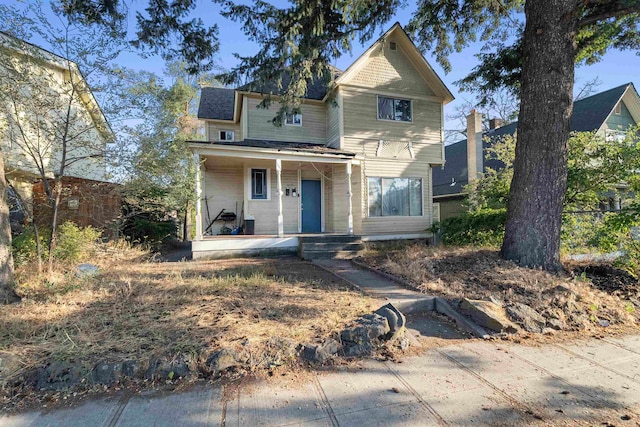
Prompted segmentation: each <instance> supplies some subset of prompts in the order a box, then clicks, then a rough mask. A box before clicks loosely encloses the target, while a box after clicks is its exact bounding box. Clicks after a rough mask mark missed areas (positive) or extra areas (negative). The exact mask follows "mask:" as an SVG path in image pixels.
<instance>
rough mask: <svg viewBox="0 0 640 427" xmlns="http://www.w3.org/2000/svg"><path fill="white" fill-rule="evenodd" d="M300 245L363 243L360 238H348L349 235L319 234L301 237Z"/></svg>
mask: <svg viewBox="0 0 640 427" xmlns="http://www.w3.org/2000/svg"><path fill="white" fill-rule="evenodd" d="M299 241H300V243H337V242H342V243H352V242H361V240H360V236H348V235H343V236H341V235H335V236H334V235H329V236H327V235H322V234H319V235H317V236H301V237H300V240H299Z"/></svg>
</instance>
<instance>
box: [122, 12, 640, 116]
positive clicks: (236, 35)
mask: <svg viewBox="0 0 640 427" xmlns="http://www.w3.org/2000/svg"><path fill="white" fill-rule="evenodd" d="M275 3H281V4H284V3H286V2H283V1H276V2H275ZM414 8H415V6H412V7H407V8H405V9H403V10H400V11H399V12H398V13H397V14H396V16H395V17H394V19H392V20H391V21H390V22H389V24H388V25H387V26H386V28H384V29H380V34H381V33H382V32H383V30H386V29H387V28H388V27H390V26H391V25H392V24H393V23H394V22H395V21H398V22H400V24H402V25H405V24H406V23H407V22H408V21H409V20H410V19H411V15H412V10H413V9H414ZM204 10H208V12H206V13H202V11H204ZM198 16H201V17H202V19H203V20H204V21H205V23H214V22H216V23H218V25H219V27H220V52H219V53H218V56H217V63H218V64H219V65H220V66H222V67H223V68H231V67H233V66H234V65H236V63H237V60H236V59H235V58H234V56H233V54H234V53H239V54H241V55H243V56H250V55H251V54H252V53H254V52H257V50H258V47H257V46H256V45H255V44H253V43H251V42H249V41H248V40H247V38H246V36H245V35H244V33H243V32H242V31H241V29H240V27H239V25H238V24H237V23H235V22H232V21H229V20H227V19H225V18H223V17H222V16H220V15H219V6H218V5H214V4H212V3H209V2H208V1H207V0H201V2H200V3H199V5H198ZM133 25H134V24H133V22H132V25H131V26H132V27H133ZM373 42H374V40H370V41H369V42H368V43H367V44H366V45H364V46H363V45H360V44H358V43H357V41H354V44H353V50H352V52H351V54H346V55H343V56H342V57H341V58H340V59H339V60H338V61H337V62H336V64H334V65H336V66H337V67H338V68H341V69H343V70H344V69H346V68H347V67H348V66H349V65H350V64H351V63H352V62H353V61H355V60H356V58H357V57H358V56H359V55H360V54H362V53H363V52H364V51H365V50H366V49H367V48H368V47H369V45H370V44H371V43H373ZM481 46H482V44H481V43H475V44H472V45H470V46H469V47H467V48H465V49H464V50H463V51H462V52H459V53H454V54H452V55H451V56H450V58H449V59H450V62H451V65H452V70H451V72H450V73H448V74H446V73H445V72H444V70H443V69H442V67H441V66H440V65H439V64H438V63H437V62H436V60H435V57H434V56H433V55H430V54H429V53H428V52H427V53H426V54H425V57H426V59H427V61H428V62H429V63H430V64H431V66H432V67H433V68H434V69H435V71H436V72H437V73H438V74H439V75H440V77H441V78H442V80H443V81H444V83H445V84H446V85H447V86H448V87H449V90H450V91H451V92H452V93H453V94H454V96H455V97H456V100H455V101H454V102H452V103H450V104H448V105H447V106H446V107H445V115H449V114H451V113H453V112H454V110H455V108H456V106H457V105H460V104H462V103H463V102H464V100H465V99H469V100H472V99H473V94H471V93H464V92H460V90H459V89H458V88H457V86H456V85H455V84H454V82H455V81H457V80H459V79H461V78H463V77H465V76H466V75H467V74H468V73H469V72H470V71H471V70H472V69H473V67H475V66H476V65H477V63H478V61H477V59H476V57H475V54H477V53H479V51H480V48H481ZM122 59H123V61H122V62H123V65H127V66H129V67H132V68H136V69H148V70H151V71H156V72H161V70H162V67H163V63H162V61H161V60H160V59H159V58H148V59H145V60H142V61H141V60H140V58H138V57H136V56H135V55H128V56H127V57H123V58H122ZM639 70H640V56H638V55H636V53H635V52H632V51H624V52H620V51H610V52H609V53H607V54H606V55H605V56H604V58H603V60H602V61H601V62H599V63H597V64H595V65H591V66H580V67H577V68H576V85H575V86H576V89H578V88H580V87H581V86H582V85H583V84H584V83H586V82H587V81H590V80H592V79H594V78H595V77H598V78H599V80H600V81H601V82H602V83H601V84H600V86H598V87H597V89H596V90H597V91H603V90H606V89H610V88H613V87H616V86H619V85H621V84H624V83H628V82H634V79H636V80H638V81H635V82H634V83H635V84H636V86H637V87H638V88H640V86H638V85H639V84H640V80H639V79H637V76H638V72H639ZM455 125H456V124H455V123H446V125H445V127H447V128H450V127H451V126H455Z"/></svg>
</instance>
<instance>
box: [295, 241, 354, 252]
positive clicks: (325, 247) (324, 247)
mask: <svg viewBox="0 0 640 427" xmlns="http://www.w3.org/2000/svg"><path fill="white" fill-rule="evenodd" d="M300 247H301V248H303V250H305V251H306V250H314V251H361V250H363V249H364V243H362V242H361V241H360V242H322V243H320V242H317V243H316V242H312V243H302V244H301V245H300Z"/></svg>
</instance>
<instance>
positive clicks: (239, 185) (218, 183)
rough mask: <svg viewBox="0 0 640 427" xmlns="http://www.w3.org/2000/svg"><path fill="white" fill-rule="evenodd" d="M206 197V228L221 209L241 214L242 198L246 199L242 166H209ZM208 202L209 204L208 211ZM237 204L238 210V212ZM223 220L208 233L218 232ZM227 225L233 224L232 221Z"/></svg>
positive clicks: (203, 210) (205, 179)
mask: <svg viewBox="0 0 640 427" xmlns="http://www.w3.org/2000/svg"><path fill="white" fill-rule="evenodd" d="M204 197H206V199H207V202H206V203H205V202H204V201H203V203H202V221H203V227H202V230H204V229H205V228H206V227H207V226H208V225H209V223H210V222H211V220H213V219H214V218H215V217H216V215H218V213H219V212H220V210H222V209H224V210H225V211H228V212H235V213H236V215H238V216H240V209H241V206H242V200H243V199H244V188H243V169H242V166H241V165H239V166H231V167H215V168H214V167H208V168H207V170H206V171H205V174H204ZM207 204H208V206H209V208H208V211H207ZM236 206H237V210H238V212H236ZM222 225H223V223H222V222H216V223H215V224H214V225H213V226H212V227H211V229H210V230H209V232H208V234H214V235H215V234H218V233H219V232H220V227H222ZM227 226H231V224H230V223H228V224H227Z"/></svg>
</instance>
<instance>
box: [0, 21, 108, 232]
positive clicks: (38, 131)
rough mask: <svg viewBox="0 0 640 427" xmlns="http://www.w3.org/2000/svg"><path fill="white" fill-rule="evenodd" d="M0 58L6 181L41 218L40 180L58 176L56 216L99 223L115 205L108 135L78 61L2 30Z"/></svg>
mask: <svg viewBox="0 0 640 427" xmlns="http://www.w3.org/2000/svg"><path fill="white" fill-rule="evenodd" d="M0 59H1V61H0V95H1V98H2V99H0V144H1V149H2V156H3V159H4V167H5V176H6V178H7V181H8V182H9V183H10V184H11V186H12V187H13V188H14V189H15V190H16V191H17V193H18V194H19V195H20V196H21V199H22V200H23V201H25V202H26V204H25V206H24V208H25V209H28V210H31V209H33V211H34V214H35V216H36V220H38V221H39V222H40V217H46V216H47V213H46V212H44V211H46V210H47V206H48V205H49V201H48V200H46V196H45V195H44V190H43V185H44V184H45V180H47V183H48V184H50V185H52V183H53V179H54V176H55V175H58V176H61V175H62V176H64V180H63V186H64V190H63V200H62V204H61V205H60V207H61V209H60V216H61V218H62V220H67V219H69V220H72V221H75V222H76V223H78V224H79V225H94V226H98V227H103V226H104V225H105V224H106V223H108V222H110V221H111V220H112V219H114V218H115V217H117V216H118V215H119V210H120V207H119V196H118V194H117V191H115V184H111V183H107V182H105V180H106V178H107V166H106V164H107V162H106V158H105V155H106V147H107V143H108V142H110V141H112V140H113V138H114V137H113V132H112V130H111V128H110V126H109V123H108V122H107V120H106V118H105V116H104V114H103V112H102V109H101V108H100V106H99V105H98V102H97V101H96V99H95V97H94V96H93V93H92V92H91V90H90V88H89V86H88V84H87V82H86V81H85V79H84V76H83V75H82V72H81V70H80V69H79V67H78V65H77V64H76V63H74V62H73V61H71V60H69V59H66V58H63V57H61V56H59V55H56V54H54V53H52V52H49V51H47V50H45V49H43V48H41V47H39V46H36V45H34V44H31V43H29V42H26V41H24V40H21V39H18V38H16V37H13V36H11V35H10V34H7V33H3V32H0ZM61 172H62V174H61ZM34 185H35V188H34ZM98 193H99V196H98V195H97V194H98ZM105 199H108V204H105V203H106V202H105ZM42 223H43V224H48V221H47V220H45V219H43V220H42Z"/></svg>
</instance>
